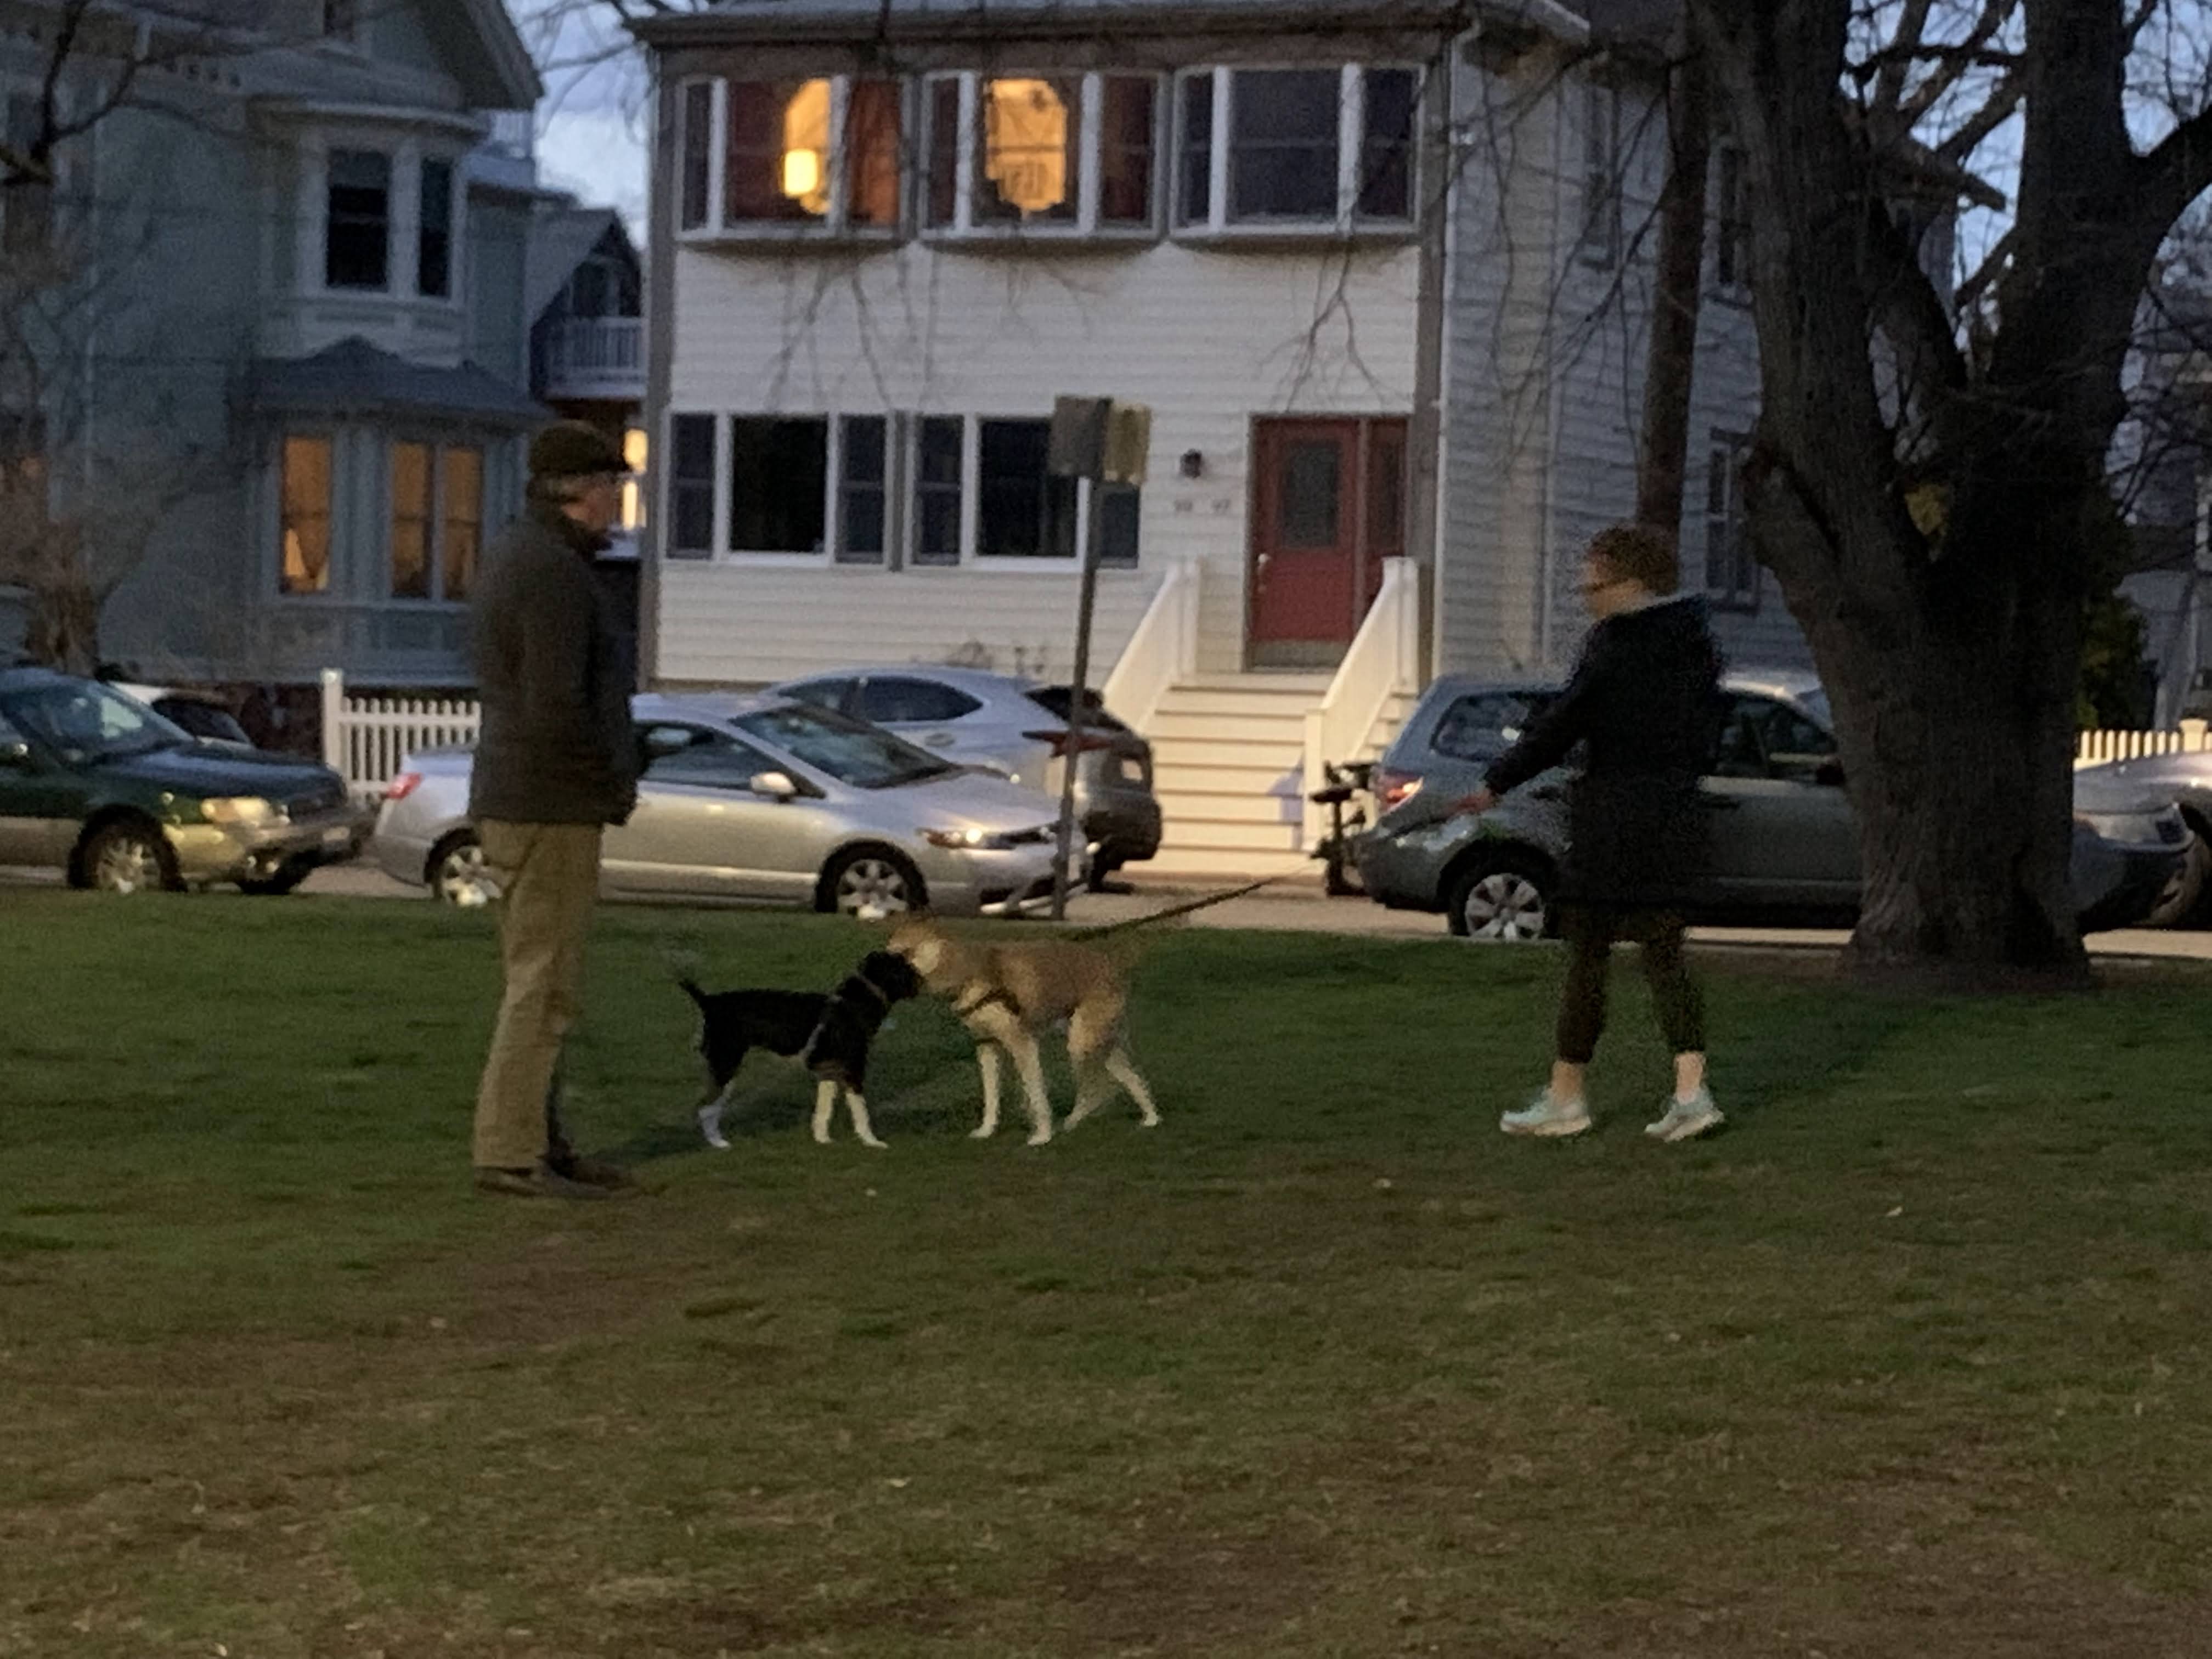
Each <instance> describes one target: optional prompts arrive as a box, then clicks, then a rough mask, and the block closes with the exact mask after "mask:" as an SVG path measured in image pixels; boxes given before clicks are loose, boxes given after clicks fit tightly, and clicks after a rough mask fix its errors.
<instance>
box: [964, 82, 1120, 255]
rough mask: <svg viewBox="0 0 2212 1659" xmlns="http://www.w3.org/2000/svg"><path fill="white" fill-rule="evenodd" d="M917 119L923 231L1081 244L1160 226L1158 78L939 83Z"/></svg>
mask: <svg viewBox="0 0 2212 1659" xmlns="http://www.w3.org/2000/svg"><path fill="white" fill-rule="evenodd" d="M923 111H924V115H925V118H926V120H927V132H926V134H925V137H924V141H923V146H922V153H923V155H924V156H925V158H926V165H925V168H924V178H923V185H922V192H921V198H922V204H923V224H924V225H925V227H926V228H929V229H931V230H935V231H943V232H949V233H953V234H959V233H967V232H972V233H979V234H1007V233H1010V232H1013V231H1020V232H1023V233H1025V234H1026V233H1031V232H1034V233H1036V234H1060V235H1067V234H1076V235H1085V234H1102V233H1103V234H1111V233H1115V232H1128V231H1134V232H1146V231H1150V230H1151V229H1152V227H1153V225H1154V224H1155V223H1156V222H1157V221H1158V212H1157V209H1156V207H1155V197H1156V195H1157V193H1158V192H1157V186H1156V185H1155V174H1156V173H1157V171H1158V168H1157V165H1156V161H1155V158H1156V155H1157V154H1158V143H1159V138H1158V133H1159V84H1158V80H1157V79H1156V78H1155V77H1154V76H1148V75H1059V76H985V75H975V74H963V75H945V76H937V77H934V78H933V79H932V80H931V81H930V82H928V83H927V92H926V94H925V96H924V99H923Z"/></svg>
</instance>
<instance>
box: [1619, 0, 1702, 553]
mask: <svg viewBox="0 0 2212 1659" xmlns="http://www.w3.org/2000/svg"><path fill="white" fill-rule="evenodd" d="M1673 56H1674V74H1673V76H1672V77H1671V81H1670V84H1669V86H1668V102H1667V136H1668V161H1667V182H1666V185H1664V187H1663V188H1662V191H1661V192H1660V197H1659V257H1658V260H1657V266H1656V270H1654V272H1653V274H1652V307H1651V339H1650V346H1649V348H1648V354H1647V358H1646V362H1645V367H1644V433H1643V442H1642V444H1641V445H1640V446H1639V453H1638V456H1637V465H1636V521H1637V522H1638V524H1642V525H1649V526H1651V527H1652V528H1653V529H1655V530H1663V531H1664V532H1667V534H1668V535H1669V536H1679V535H1680V534H1681V532H1682V489H1683V484H1682V477H1683V471H1684V467H1685V464H1686V461H1687V459H1688V457H1689V449H1690V397H1691V393H1692V390H1693V389H1694V386H1695V380H1696V371H1697V358H1698V307H1699V301H1701V300H1702V299H1703V297H1704V294H1705V177H1706V173H1707V172H1708V170H1709V167H1710V165H1711V155H1712V106H1711V96H1710V94H1709V90H1708V87H1707V83H1706V81H1705V69H1704V65H1703V64H1701V63H1700V62H1699V59H1698V57H1697V54H1696V53H1695V52H1692V51H1691V50H1690V48H1689V45H1688V39H1687V35H1686V33H1678V34H1677V36H1676V40H1675V45H1674V53H1673Z"/></svg>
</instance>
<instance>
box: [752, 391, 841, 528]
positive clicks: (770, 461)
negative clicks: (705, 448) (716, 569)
mask: <svg viewBox="0 0 2212 1659" xmlns="http://www.w3.org/2000/svg"><path fill="white" fill-rule="evenodd" d="M828 486H829V422H827V421H826V420H823V419H822V418H821V417H820V416H810V417H802V418H799V419H793V418H791V417H788V416H751V415H738V416H732V418H731V421H730V551H732V553H819V552H821V551H822V550H823V531H824V529H825V527H826V526H825V524H824V520H825V519H826V518H827V516H828V500H827V492H828Z"/></svg>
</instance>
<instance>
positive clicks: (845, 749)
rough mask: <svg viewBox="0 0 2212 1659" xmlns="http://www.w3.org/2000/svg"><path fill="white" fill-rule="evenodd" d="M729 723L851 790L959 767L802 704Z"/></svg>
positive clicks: (886, 786)
mask: <svg viewBox="0 0 2212 1659" xmlns="http://www.w3.org/2000/svg"><path fill="white" fill-rule="evenodd" d="M730 723H731V724H732V726H736V727H737V729H738V731H740V732H744V733H745V734H746V735H747V736H748V737H754V738H759V739H760V740H761V741H762V742H763V743H765V744H772V745H773V746H775V748H778V749H781V750H783V751H784V752H785V753H786V754H787V755H791V756H793V757H795V758H797V759H799V760H800V761H803V762H805V763H806V764H807V765H809V766H811V767H812V768H813V769H815V770H816V771H817V772H826V773H828V774H829V775H830V776H831V777H833V778H835V779H836V780H837V781H838V782H840V783H849V784H851V785H852V786H853V787H854V788H855V789H896V787H899V786H900V785H901V784H906V783H919V782H921V781H922V780H923V779H924V778H941V777H943V776H945V775H946V774H947V773H949V772H951V771H954V770H957V769H956V768H954V767H951V766H948V765H946V764H945V763H944V762H943V761H941V760H939V759H938V758H937V757H936V756H934V755H933V754H931V753H930V752H929V751H928V750H926V749H917V748H916V747H915V745H914V744H910V743H908V742H907V741H906V739H904V738H896V737H893V736H892V735H891V734H890V732H886V731H884V729H883V728H882V727H880V726H870V725H868V724H867V723H866V722H865V721H863V720H849V719H848V718H847V717H846V716H844V715H842V714H832V713H830V712H829V710H828V709H826V708H812V707H811V706H809V705H807V704H804V703H793V704H789V705H787V706H786V707H784V708H764V709H762V710H761V711H760V712H759V713H758V714H740V715H739V716H738V718H737V719H735V720H732V721H731V722H730Z"/></svg>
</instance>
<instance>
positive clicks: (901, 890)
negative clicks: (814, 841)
mask: <svg viewBox="0 0 2212 1659" xmlns="http://www.w3.org/2000/svg"><path fill="white" fill-rule="evenodd" d="M928 902H929V890H928V889H927V887H926V886H925V885H924V884H923V883H922V879H921V871H919V870H917V869H915V867H914V866H913V864H912V863H911V862H909V861H908V860H907V859H906V858H905V857H904V856H903V855H902V854H899V853H896V852H894V851H892V850H891V849H890V848H888V847H848V848H846V849H845V850H844V851H843V852H842V853H840V854H837V856H836V858H834V859H831V860H829V863H828V864H826V865H824V866H823V868H822V881H821V884H820V885H819V886H818V887H817V888H816V889H815V894H814V908H816V909H817V910H828V911H831V912H833V913H835V914H836V915H843V916H852V917H854V918H855V919H857V920H859V921H879V920H881V919H882V918H883V917H884V916H896V915H905V914H906V913H907V912H908V911H910V910H920V909H922V908H925V907H927V904H928Z"/></svg>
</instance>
